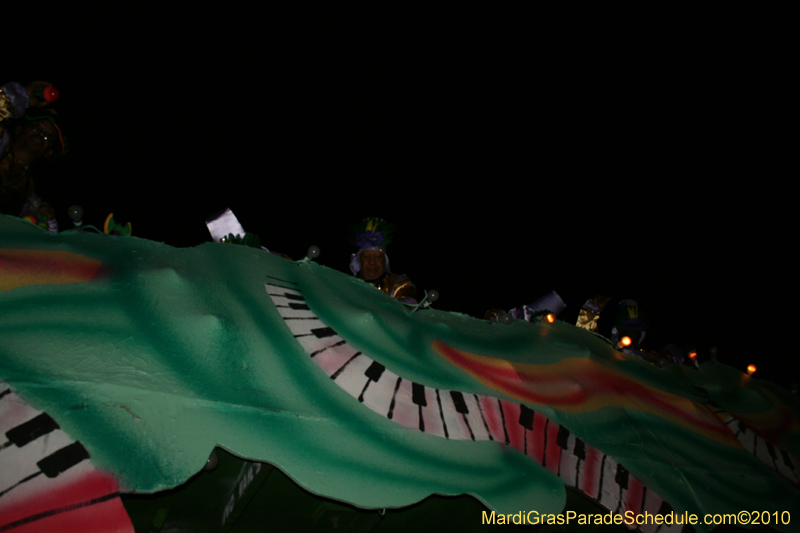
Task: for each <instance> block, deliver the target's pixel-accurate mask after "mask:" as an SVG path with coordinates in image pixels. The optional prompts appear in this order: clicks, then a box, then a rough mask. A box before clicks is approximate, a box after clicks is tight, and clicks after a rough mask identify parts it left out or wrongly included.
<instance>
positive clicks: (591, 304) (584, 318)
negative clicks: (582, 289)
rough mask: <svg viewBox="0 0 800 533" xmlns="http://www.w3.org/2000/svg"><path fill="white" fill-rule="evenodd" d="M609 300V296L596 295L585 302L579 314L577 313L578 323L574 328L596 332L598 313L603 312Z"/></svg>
mask: <svg viewBox="0 0 800 533" xmlns="http://www.w3.org/2000/svg"><path fill="white" fill-rule="evenodd" d="M609 300H611V297H610V296H604V295H602V294H598V295H597V296H595V297H594V298H591V299H589V300H586V303H585V304H583V307H582V308H581V312H580V313H578V321H577V322H576V323H575V325H576V326H578V327H579V328H583V329H588V330H589V331H597V321H598V320H599V319H600V313H602V312H603V309H604V308H605V306H606V304H607V303H608V301H609Z"/></svg>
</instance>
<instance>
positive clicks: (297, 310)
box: [265, 280, 683, 533]
mask: <svg viewBox="0 0 800 533" xmlns="http://www.w3.org/2000/svg"><path fill="white" fill-rule="evenodd" d="M279 282H280V283H281V285H277V284H275V283H267V284H265V287H266V290H267V293H268V294H269V296H270V297H271V298H272V301H273V303H274V304H275V306H276V308H277V309H278V312H279V313H280V315H281V316H282V317H283V319H284V321H285V323H286V325H287V326H288V327H289V330H290V331H291V332H292V334H293V335H294V337H295V339H296V340H297V342H299V343H300V345H301V346H302V347H303V349H304V350H305V352H306V353H307V354H308V355H309V357H311V359H312V360H313V361H314V362H315V363H317V365H318V366H319V367H320V369H322V371H323V372H325V374H326V375H328V376H329V377H330V378H331V379H332V380H333V381H334V382H335V383H336V384H337V385H338V386H339V387H341V388H342V389H343V390H345V391H347V393H348V394H350V395H351V396H352V397H353V398H356V399H357V400H358V401H359V402H361V403H362V404H363V405H364V406H366V407H368V408H369V409H371V410H372V411H374V412H375V413H377V414H379V415H381V416H384V417H386V418H388V419H390V420H393V421H394V422H397V423H398V424H401V425H403V426H406V427H408V428H411V429H415V430H418V431H423V432H425V433H430V434H432V435H438V436H441V437H444V438H446V439H453V440H476V441H477V440H491V441H497V442H499V443H502V444H507V445H509V446H511V447H512V448H514V449H516V450H517V451H519V452H520V453H523V454H525V455H527V456H528V457H530V458H531V459H533V460H534V461H536V462H537V463H539V464H541V465H542V466H544V467H545V468H547V469H549V470H550V471H551V472H553V473H554V474H556V475H557V476H559V477H560V478H561V479H562V480H563V481H564V483H565V484H566V485H567V486H569V487H573V488H575V489H577V490H579V491H581V492H583V493H584V494H586V495H587V496H589V497H590V498H592V499H594V500H596V501H597V502H599V503H600V504H601V505H602V506H604V507H605V508H606V509H608V510H610V511H613V512H615V513H619V514H624V513H625V512H626V511H628V510H632V511H634V512H635V513H637V514H638V513H644V512H645V511H646V512H649V513H651V514H656V513H659V514H662V515H663V514H666V513H669V512H670V511H672V508H671V506H670V505H669V504H668V503H667V502H665V501H664V500H663V499H662V498H660V497H659V496H658V495H657V494H656V493H655V492H654V491H652V490H649V489H648V488H647V487H646V486H644V484H642V483H641V482H640V481H639V480H637V479H636V478H635V477H633V476H632V475H631V474H630V473H629V472H628V471H627V470H626V469H625V467H623V466H622V465H620V464H619V463H617V461H615V460H614V459H613V458H612V457H609V456H608V455H606V454H604V453H603V452H601V451H600V450H597V449H596V448H594V447H592V446H590V445H588V444H586V443H585V442H583V441H582V440H581V439H579V438H577V437H575V435H573V434H572V433H570V432H569V430H567V428H565V427H563V426H560V425H558V424H556V423H555V422H553V421H552V420H550V419H548V418H547V417H545V416H544V415H542V414H541V413H538V412H536V411H534V410H532V409H530V408H529V407H527V406H525V405H522V404H519V403H515V402H511V401H508V400H503V399H500V398H494V397H491V396H484V395H480V394H470V393H465V392H460V391H445V390H439V389H435V388H431V387H427V386H425V385H423V384H420V383H415V382H413V381H409V380H407V379H404V378H403V377H401V376H398V375H397V374H395V373H393V372H392V371H391V370H389V369H387V368H386V367H384V366H383V365H382V364H380V363H379V362H377V361H375V360H373V359H372V358H370V357H369V356H367V355H366V354H363V353H361V352H360V351H358V350H356V349H354V348H353V347H352V346H350V345H349V344H348V343H347V341H346V340H344V339H343V338H341V337H340V336H339V335H338V334H337V333H336V331H334V330H333V329H332V328H330V327H328V326H327V325H326V324H324V323H323V322H322V321H321V320H320V319H319V318H318V317H317V316H316V315H315V314H314V313H313V311H312V310H311V309H310V308H309V306H308V305H307V304H306V301H305V299H304V298H303V295H302V293H301V291H300V290H299V288H297V286H296V285H295V284H294V283H292V282H289V281H284V280H280V281H279ZM287 285H288V286H294V287H295V288H290V287H287ZM682 527H683V526H680V525H677V526H676V525H673V526H666V525H662V526H655V525H646V526H644V527H642V531H644V532H645V533H651V532H654V531H656V529H658V531H659V532H669V531H678V530H680V529H681V528H682Z"/></svg>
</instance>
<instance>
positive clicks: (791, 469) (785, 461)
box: [692, 385, 800, 485]
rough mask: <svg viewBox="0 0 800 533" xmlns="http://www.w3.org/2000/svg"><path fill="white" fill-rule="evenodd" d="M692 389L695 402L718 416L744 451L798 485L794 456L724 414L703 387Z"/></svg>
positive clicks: (799, 469) (798, 471)
mask: <svg viewBox="0 0 800 533" xmlns="http://www.w3.org/2000/svg"><path fill="white" fill-rule="evenodd" d="M692 389H693V390H694V394H695V397H696V398H697V401H699V402H701V403H704V404H706V405H708V406H710V407H711V408H712V409H713V410H714V411H715V412H716V413H717V415H718V416H720V418H721V419H722V420H723V421H724V422H725V425H727V426H728V429H730V430H731V432H732V433H733V434H734V435H735V436H736V438H737V439H739V442H740V443H741V444H742V446H743V447H744V449H745V450H747V451H748V452H750V453H752V454H753V455H754V456H756V457H757V458H758V459H760V460H761V462H763V463H764V464H766V465H767V466H769V467H770V468H771V469H773V470H774V471H776V472H777V473H779V474H780V475H782V476H783V477H785V478H786V479H788V480H789V481H791V482H792V483H794V484H795V485H798V484H800V460H799V459H798V458H797V457H796V456H795V455H793V454H791V453H789V452H787V451H786V450H783V449H781V448H779V447H777V446H776V445H774V444H773V443H771V442H769V441H767V440H765V439H764V438H763V437H761V436H760V435H758V434H757V433H756V432H755V431H753V430H752V429H750V428H749V427H747V426H746V425H745V424H744V423H743V422H742V421H741V420H739V419H738V418H736V417H735V416H733V415H731V414H730V413H727V412H725V411H724V410H723V409H722V407H720V406H719V405H718V404H717V403H716V402H714V401H713V400H712V399H711V395H710V394H709V392H708V391H707V390H706V389H704V388H703V387H700V386H697V385H692Z"/></svg>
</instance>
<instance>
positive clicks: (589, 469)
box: [577, 444, 605, 500]
mask: <svg viewBox="0 0 800 533" xmlns="http://www.w3.org/2000/svg"><path fill="white" fill-rule="evenodd" d="M604 455H605V454H603V452H601V451H600V450H598V449H597V448H594V447H592V446H589V445H588V444H587V445H586V460H584V461H581V470H580V475H579V479H578V485H577V487H578V489H579V490H580V491H582V492H584V493H585V494H588V495H589V496H591V497H592V498H594V499H595V500H599V499H600V497H599V496H600V494H599V492H600V475H601V473H602V465H603V457H604Z"/></svg>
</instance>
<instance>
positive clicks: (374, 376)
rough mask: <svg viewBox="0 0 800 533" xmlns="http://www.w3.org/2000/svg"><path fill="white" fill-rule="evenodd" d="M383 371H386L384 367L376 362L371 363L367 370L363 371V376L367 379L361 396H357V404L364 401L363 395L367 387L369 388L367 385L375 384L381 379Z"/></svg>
mask: <svg viewBox="0 0 800 533" xmlns="http://www.w3.org/2000/svg"><path fill="white" fill-rule="evenodd" d="M384 370H386V367H385V366H383V365H382V364H380V363H379V362H377V361H372V364H371V365H369V368H367V369H366V370H365V371H364V375H365V376H367V378H369V379H367V382H366V383H364V388H363V389H361V394H359V395H358V401H359V402H363V401H364V394H365V393H366V392H367V387H369V384H370V383H372V382H373V381H374V382H375V383H377V382H378V380H379V379H381V374H383V371H384Z"/></svg>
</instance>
